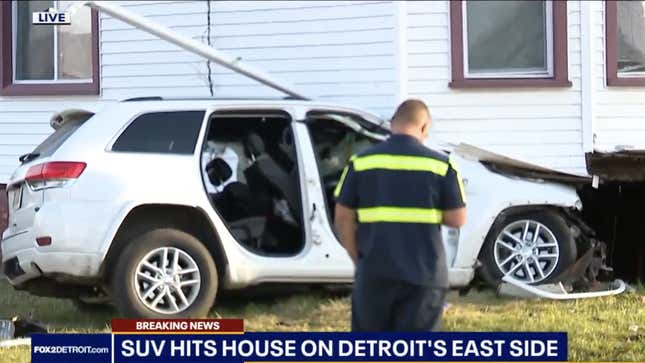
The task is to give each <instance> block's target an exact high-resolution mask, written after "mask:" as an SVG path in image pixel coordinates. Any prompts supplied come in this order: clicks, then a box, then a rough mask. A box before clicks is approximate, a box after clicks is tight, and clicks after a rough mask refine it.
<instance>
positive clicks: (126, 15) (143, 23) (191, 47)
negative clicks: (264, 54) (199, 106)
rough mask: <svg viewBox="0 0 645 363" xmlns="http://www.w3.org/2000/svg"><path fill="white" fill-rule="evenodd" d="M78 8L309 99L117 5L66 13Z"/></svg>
mask: <svg viewBox="0 0 645 363" xmlns="http://www.w3.org/2000/svg"><path fill="white" fill-rule="evenodd" d="M82 6H89V7H91V8H92V9H96V10H100V11H103V12H105V13H106V14H108V15H110V16H112V17H113V18H116V19H119V20H121V21H123V22H125V23H127V24H130V25H132V26H134V27H135V28H137V29H141V30H144V31H146V32H148V33H150V34H152V35H154V36H157V37H159V38H161V39H163V40H166V41H168V42H170V43H172V44H174V45H176V46H178V47H180V48H183V49H185V50H187V51H189V52H191V53H194V54H197V55H199V56H201V57H204V58H206V59H208V60H210V61H213V62H215V63H217V64H219V65H221V66H223V67H226V68H228V69H230V70H232V71H234V72H237V73H239V74H242V75H244V76H246V77H249V78H251V79H253V80H255V81H257V82H259V83H261V84H263V85H265V86H267V87H270V88H273V89H275V90H277V91H280V92H282V93H285V94H287V95H288V96H291V97H294V98H297V99H300V100H309V97H307V96H305V95H304V94H303V93H301V92H299V91H297V90H296V89H295V88H294V87H293V86H290V85H288V84H287V83H285V82H282V81H280V80H278V79H276V78H274V77H273V76H271V75H269V74H268V73H266V72H264V71H262V70H260V69H257V68H254V67H252V66H250V65H248V64H245V63H243V62H242V61H241V58H239V57H232V56H230V55H228V54H226V53H223V52H221V51H219V50H217V49H215V48H213V47H210V46H208V45H207V44H204V43H202V42H199V41H197V40H194V39H192V38H190V37H188V36H185V35H183V34H180V33H178V32H176V31H174V30H172V29H170V28H169V27H167V26H164V25H162V24H159V23H157V22H155V21H152V20H150V19H147V18H145V17H143V16H141V15H139V14H136V13H134V12H132V11H130V10H127V9H125V8H123V7H122V6H120V5H117V4H114V3H112V2H109V1H84V2H82V3H76V4H73V5H72V6H70V8H68V10H69V11H70V12H72V13H73V12H74V11H76V10H78V9H79V8H80V7H82Z"/></svg>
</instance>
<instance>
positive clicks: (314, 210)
mask: <svg viewBox="0 0 645 363" xmlns="http://www.w3.org/2000/svg"><path fill="white" fill-rule="evenodd" d="M316 211H317V207H316V203H314V204H312V205H311V215H309V221H310V222H311V221H313V220H314V218H316Z"/></svg>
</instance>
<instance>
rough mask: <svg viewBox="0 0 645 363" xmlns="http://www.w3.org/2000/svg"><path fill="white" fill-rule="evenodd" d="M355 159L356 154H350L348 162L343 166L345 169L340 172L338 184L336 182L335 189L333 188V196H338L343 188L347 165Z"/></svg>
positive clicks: (347, 169)
mask: <svg viewBox="0 0 645 363" xmlns="http://www.w3.org/2000/svg"><path fill="white" fill-rule="evenodd" d="M354 159H356V155H352V156H350V158H349V164H347V166H345V169H343V173H342V174H340V180H339V181H338V184H336V189H334V198H338V196H339V195H340V191H341V190H343V183H344V182H345V177H346V176H347V172H348V171H349V166H350V165H351V164H352V161H353V160H354Z"/></svg>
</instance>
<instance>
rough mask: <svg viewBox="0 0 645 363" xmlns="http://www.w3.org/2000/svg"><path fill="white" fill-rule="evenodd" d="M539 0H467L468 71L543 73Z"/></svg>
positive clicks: (542, 15) (543, 32)
mask: <svg viewBox="0 0 645 363" xmlns="http://www.w3.org/2000/svg"><path fill="white" fill-rule="evenodd" d="M545 7H546V4H545V2H543V1H468V2H467V3H466V18H467V19H466V25H467V29H466V33H467V38H468V39H467V44H468V71H469V73H491V72H527V73H530V72H542V73H544V72H547V71H548V63H547V41H546V36H547V29H546V14H545V13H546V12H545V10H546V9H545Z"/></svg>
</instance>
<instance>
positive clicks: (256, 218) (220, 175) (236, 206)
mask: <svg viewBox="0 0 645 363" xmlns="http://www.w3.org/2000/svg"><path fill="white" fill-rule="evenodd" d="M206 173H207V175H208V178H209V179H210V181H211V183H212V184H213V185H215V186H219V185H220V184H221V183H222V182H223V181H225V180H227V179H228V178H230V176H231V173H232V170H231V167H230V166H229V165H228V163H227V162H226V161H224V160H223V159H222V158H215V159H213V160H211V161H210V162H209V163H208V164H207V165H206ZM209 197H210V199H211V201H212V203H213V205H214V206H215V208H216V209H217V211H218V212H219V213H220V215H221V216H222V217H223V218H224V220H225V221H226V222H227V224H228V226H229V229H230V231H231V234H232V235H233V237H235V238H236V239H237V240H238V241H240V242H243V243H246V244H249V245H252V246H254V247H256V248H260V245H261V239H262V236H263V235H264V232H265V230H266V217H265V216H264V215H263V214H264V210H266V205H265V204H269V203H270V201H268V200H267V199H268V198H261V196H257V195H256V196H254V195H253V194H252V193H251V191H250V190H249V187H248V186H247V185H246V184H243V183H240V182H232V183H230V184H228V185H227V186H226V187H225V188H224V190H222V191H221V192H219V193H213V194H210V195H209Z"/></svg>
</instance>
